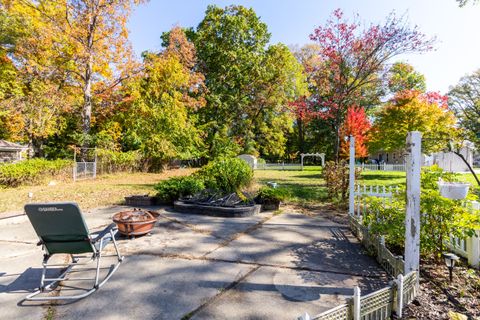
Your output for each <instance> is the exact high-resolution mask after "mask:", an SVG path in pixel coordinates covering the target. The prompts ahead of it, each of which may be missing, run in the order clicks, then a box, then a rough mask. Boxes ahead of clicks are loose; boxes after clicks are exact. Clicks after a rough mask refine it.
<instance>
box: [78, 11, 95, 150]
mask: <svg viewBox="0 0 480 320" xmlns="http://www.w3.org/2000/svg"><path fill="white" fill-rule="evenodd" d="M96 21H97V16H96V15H95V14H92V17H91V20H90V23H89V24H88V30H87V31H88V32H87V47H86V51H87V55H88V60H87V63H86V65H85V77H84V86H83V110H82V121H83V123H82V133H83V143H82V153H81V154H82V158H85V157H86V151H87V149H86V148H88V147H90V138H89V134H90V126H91V122H92V73H93V53H94V52H93V36H94V34H95V27H96Z"/></svg>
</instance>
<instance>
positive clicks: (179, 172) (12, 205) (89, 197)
mask: <svg viewBox="0 0 480 320" xmlns="http://www.w3.org/2000/svg"><path fill="white" fill-rule="evenodd" d="M194 171H195V169H175V170H168V171H165V172H162V173H141V172H138V173H117V174H111V175H103V176H99V177H97V179H95V180H83V181H77V182H73V181H69V182H62V181H53V183H50V184H48V183H47V184H44V185H35V186H22V187H17V188H7V189H0V215H2V214H3V215H5V214H6V213H11V212H16V213H21V212H22V211H23V206H24V205H25V204H26V203H28V202H29V201H30V199H29V198H28V193H29V192H31V193H33V199H32V202H58V201H74V202H77V203H78V204H79V205H80V207H81V208H82V209H92V208H96V207H102V206H109V205H115V204H122V203H123V202H124V197H125V196H128V195H132V194H151V195H153V194H155V190H153V186H154V184H156V183H157V182H158V181H160V180H164V179H168V178H170V177H174V176H184V175H189V174H191V173H192V172H194Z"/></svg>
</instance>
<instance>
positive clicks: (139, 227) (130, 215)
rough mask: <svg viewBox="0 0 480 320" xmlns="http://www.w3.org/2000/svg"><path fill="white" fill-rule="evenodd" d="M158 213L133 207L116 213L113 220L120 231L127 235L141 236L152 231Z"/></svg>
mask: <svg viewBox="0 0 480 320" xmlns="http://www.w3.org/2000/svg"><path fill="white" fill-rule="evenodd" d="M157 217H158V213H156V212H154V211H148V210H142V209H133V210H126V211H121V212H117V213H115V215H114V216H113V222H115V223H116V224H117V227H118V231H119V232H120V233H121V234H122V235H124V236H127V237H134V236H140V235H144V234H147V233H149V232H150V231H152V229H153V227H154V226H155V222H157Z"/></svg>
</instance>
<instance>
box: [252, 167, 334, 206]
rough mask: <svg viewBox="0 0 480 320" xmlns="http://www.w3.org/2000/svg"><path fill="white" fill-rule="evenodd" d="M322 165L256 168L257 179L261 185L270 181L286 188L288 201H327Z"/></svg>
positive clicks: (303, 202) (298, 202) (300, 202)
mask: <svg viewBox="0 0 480 320" xmlns="http://www.w3.org/2000/svg"><path fill="white" fill-rule="evenodd" d="M321 173H322V170H321V167H319V166H318V167H305V168H304V170H303V171H300V170H285V171H283V170H256V171H255V180H256V182H257V183H258V184H260V185H265V184H266V183H267V182H269V181H273V182H276V183H278V184H279V187H280V188H283V189H284V190H286V193H287V195H288V196H287V200H286V201H287V202H289V203H297V204H311V203H318V202H325V201H326V199H327V189H326V187H325V181H324V180H323V178H322V177H321Z"/></svg>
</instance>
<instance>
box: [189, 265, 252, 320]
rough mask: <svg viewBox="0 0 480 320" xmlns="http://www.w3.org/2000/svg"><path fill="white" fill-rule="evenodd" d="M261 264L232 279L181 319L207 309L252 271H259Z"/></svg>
mask: <svg viewBox="0 0 480 320" xmlns="http://www.w3.org/2000/svg"><path fill="white" fill-rule="evenodd" d="M260 268H261V266H254V267H253V268H251V269H250V270H248V272H247V273H245V274H244V275H242V276H241V277H239V278H237V279H235V280H234V281H232V282H231V283H229V284H228V285H227V286H226V287H224V288H220V289H219V292H218V293H217V294H216V295H215V296H213V297H212V298H210V299H208V300H207V301H206V302H204V303H202V304H201V305H200V306H198V307H197V308H195V309H194V310H192V311H190V312H188V313H187V314H185V315H184V316H183V317H182V318H181V319H182V320H189V319H191V318H192V317H193V316H194V315H195V314H197V313H199V312H200V311H202V310H203V309H205V308H206V307H208V306H209V305H211V304H212V303H214V302H215V301H217V300H218V299H219V298H220V297H222V296H223V295H224V294H226V293H227V292H228V291H229V290H232V289H233V288H235V287H236V286H238V285H239V284H240V283H241V282H242V281H243V280H245V279H246V278H247V277H248V276H250V275H251V274H252V273H254V272H255V271H257V270H258V269H260Z"/></svg>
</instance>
